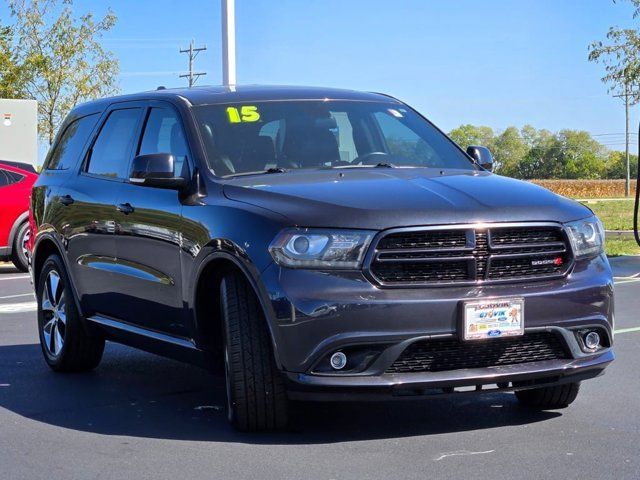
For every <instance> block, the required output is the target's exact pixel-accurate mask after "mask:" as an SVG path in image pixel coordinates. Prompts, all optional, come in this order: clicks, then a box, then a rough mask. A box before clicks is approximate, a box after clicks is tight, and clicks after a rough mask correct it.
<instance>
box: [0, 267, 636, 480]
mask: <svg viewBox="0 0 640 480" xmlns="http://www.w3.org/2000/svg"><path fill="white" fill-rule="evenodd" d="M613 263H614V268H615V272H616V276H617V278H616V294H617V299H616V323H617V324H616V330H617V335H616V339H615V350H616V355H617V360H616V362H614V364H613V365H612V366H611V367H609V369H608V371H607V373H606V375H604V376H603V377H600V378H597V379H595V380H591V381H588V382H586V383H584V384H583V388H582V390H581V393H580V395H579V397H578V399H577V400H576V402H575V403H574V404H573V405H572V406H571V407H570V408H568V409H566V410H562V411H548V412H540V413H535V412H531V411H527V410H523V409H521V408H519V407H518V406H517V403H516V400H515V398H514V396H513V395H512V394H487V395H483V396H471V397H466V396H465V397H458V398H441V399H435V400H430V401H427V402H425V401H418V402H410V403H407V402H400V403H398V402H393V403H385V404H365V405H363V404H299V405H297V406H296V408H295V411H294V421H293V428H292V431H291V432H286V433H276V434H241V433H237V432H235V431H234V430H233V429H232V428H231V427H230V426H229V425H228V424H227V421H226V417H225V412H224V407H223V405H224V382H223V379H222V378H221V377H216V376H214V375H211V374H209V373H207V372H205V371H201V370H199V369H197V368H195V367H190V366H187V365H183V364H180V363H177V362H174V361H171V360H166V359H163V358H160V357H157V356H154V355H150V354H147V353H143V352H138V351H136V350H133V349H130V348H126V347H123V346H118V345H114V344H108V346H107V349H106V351H105V355H104V359H103V361H102V364H101V365H100V367H99V368H98V369H97V370H96V371H95V372H93V373H91V374H82V375H61V374H60V375H58V374H54V373H52V372H51V371H50V370H49V369H48V367H47V366H46V365H45V363H44V361H43V360H42V358H41V352H40V346H39V345H38V335H37V331H36V321H35V312H34V310H35V302H34V298H33V295H32V293H31V291H32V289H31V285H30V283H29V279H28V277H27V275H24V274H20V273H18V272H16V271H15V270H13V269H12V268H10V266H9V265H6V264H5V265H2V264H0V479H12V480H13V479H29V480H32V479H45V478H47V479H48V478H63V479H76V478H77V479H94V478H100V479H147V478H148V479H154V480H158V479H164V478H171V479H176V478H178V479H181V480H182V479H192V478H221V479H244V478H250V479H256V478H260V479H271V478H274V479H306V478H309V479H351V478H353V479H356V478H357V479H368V478H384V479H388V478H405V479H410V478H420V479H424V478H438V479H440V478H443V479H446V478H452V479H454V478H455V479H465V480H468V479H473V478H489V479H514V478H525V479H528V478H536V479H546V478H564V479H578V478H579V479H591V478H597V479H608V478H611V479H623V478H624V479H626V478H629V479H638V478H640V456H639V445H640V375H639V373H638V372H640V351H639V350H640V349H639V348H638V347H639V346H640V318H639V316H638V312H640V259H638V258H633V259H629V260H625V259H616V260H614V262H613Z"/></svg>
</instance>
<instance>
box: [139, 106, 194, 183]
mask: <svg viewBox="0 0 640 480" xmlns="http://www.w3.org/2000/svg"><path fill="white" fill-rule="evenodd" d="M187 152H188V149H187V141H186V139H185V136H184V131H183V130H182V125H181V124H180V119H179V118H178V115H177V114H176V113H175V112H174V111H173V110H170V109H168V108H155V107H154V108H152V109H151V110H150V111H149V116H148V117H147V122H146V124H145V127H144V133H143V135H142V142H141V143H140V150H139V151H138V155H147V154H150V153H170V154H172V155H173V158H174V161H175V164H174V167H175V171H174V174H175V175H176V176H180V175H183V174H184V173H185V172H183V168H184V166H185V161H186V158H187Z"/></svg>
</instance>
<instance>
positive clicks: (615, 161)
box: [604, 150, 638, 179]
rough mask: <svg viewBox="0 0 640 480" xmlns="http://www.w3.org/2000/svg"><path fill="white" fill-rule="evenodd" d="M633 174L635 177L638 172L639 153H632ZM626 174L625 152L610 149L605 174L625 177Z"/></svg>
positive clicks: (610, 176) (613, 177)
mask: <svg viewBox="0 0 640 480" xmlns="http://www.w3.org/2000/svg"><path fill="white" fill-rule="evenodd" d="M630 164H631V172H630V173H631V176H632V177H635V176H636V175H637V174H638V157H637V155H631V162H630ZM625 175H626V165H625V154H624V152H619V151H617V150H614V151H610V152H608V154H607V158H606V160H605V174H604V176H605V177H606V178H610V179H615V178H624V177H625Z"/></svg>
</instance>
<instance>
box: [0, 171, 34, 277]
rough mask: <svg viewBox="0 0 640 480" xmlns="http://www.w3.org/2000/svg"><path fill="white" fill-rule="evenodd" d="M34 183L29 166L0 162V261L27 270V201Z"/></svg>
mask: <svg viewBox="0 0 640 480" xmlns="http://www.w3.org/2000/svg"><path fill="white" fill-rule="evenodd" d="M37 179H38V174H37V173H36V171H35V169H34V168H33V166H31V165H29V164H26V163H19V162H9V161H5V160H0V260H9V259H10V260H11V261H12V262H13V264H14V265H15V266H16V268H17V269H19V270H22V271H23V272H24V271H27V268H28V267H29V258H28V255H29V250H28V248H27V247H28V242H29V197H30V196H31V187H32V186H33V184H34V183H35V181H36V180H37Z"/></svg>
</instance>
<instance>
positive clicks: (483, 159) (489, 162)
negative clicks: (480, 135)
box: [467, 145, 493, 172]
mask: <svg viewBox="0 0 640 480" xmlns="http://www.w3.org/2000/svg"><path fill="white" fill-rule="evenodd" d="M467 155H469V156H470V157H471V158H473V160H474V161H475V162H476V163H477V164H478V165H480V166H481V167H482V168H484V169H485V170H489V171H490V172H492V171H493V155H491V152H490V151H489V149H488V148H487V147H477V146H475V145H469V146H468V147H467Z"/></svg>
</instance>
